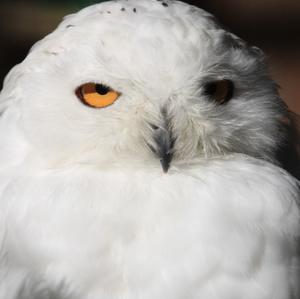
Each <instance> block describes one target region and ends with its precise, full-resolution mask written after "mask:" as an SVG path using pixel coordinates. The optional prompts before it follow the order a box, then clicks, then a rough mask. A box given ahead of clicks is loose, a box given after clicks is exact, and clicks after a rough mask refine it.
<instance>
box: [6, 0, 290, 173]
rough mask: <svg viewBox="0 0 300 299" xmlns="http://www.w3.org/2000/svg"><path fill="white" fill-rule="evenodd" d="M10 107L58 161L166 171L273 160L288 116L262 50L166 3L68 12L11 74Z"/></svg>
mask: <svg viewBox="0 0 300 299" xmlns="http://www.w3.org/2000/svg"><path fill="white" fill-rule="evenodd" d="M1 100H2V105H3V106H5V107H6V110H5V112H4V114H5V113H8V114H9V111H14V115H18V117H15V120H16V121H17V123H18V127H19V128H20V130H21V131H22V132H23V135H24V138H25V139H26V140H27V141H28V143H29V144H30V147H31V151H32V152H34V153H35V154H36V155H39V156H40V157H43V158H44V159H46V160H48V161H49V162H50V161H56V162H66V163H92V164H105V163H107V164H109V165H111V164H114V163H128V162H129V163H135V162H136V163H143V165H144V164H145V163H149V164H151V163H153V162H154V163H157V165H159V162H161V164H162V166H163V169H164V170H165V171H167V169H168V168H169V166H170V165H173V164H176V163H182V162H184V163H187V162H189V161H193V160H194V159H201V158H203V157H205V158H207V157H208V158H209V157H214V156H220V155H226V154H230V153H244V154H247V155H251V156H255V157H260V158H263V159H267V160H271V161H274V160H275V154H276V152H277V150H278V148H279V147H280V145H281V143H282V142H283V138H284V130H283V129H282V127H283V122H284V121H285V120H286V118H287V111H286V108H285V106H284V105H283V103H282V101H281V100H280V98H279V96H278V93H277V87H276V84H275V83H274V82H273V81H272V80H271V79H270V78H269V76H268V72H267V69H266V64H265V60H264V56H263V54H262V52H261V51H260V50H259V49H258V48H255V47H251V46H248V45H247V44H246V43H245V42H243V41H242V40H240V39H239V38H237V37H236V36H235V35H233V34H231V33H229V32H227V31H225V30H224V29H222V28H221V27H220V26H219V25H218V24H217V23H216V22H215V20H214V18H213V17H212V16H211V15H210V14H208V13H206V12H205V11H203V10H201V9H199V8H196V7H194V6H190V5H188V4H185V3H182V2H178V1H168V0H165V1H162V0H118V1H111V2H104V3H101V4H98V5H94V6H90V7H88V8H86V9H84V10H82V11H80V12H79V13H77V14H75V15H71V16H68V17H67V18H66V19H65V20H64V21H63V22H62V23H61V24H60V25H59V27H58V28H57V29H56V30H55V31H54V32H53V33H51V34H50V35H48V36H47V37H46V38H44V39H43V40H42V41H40V42H38V43H37V44H36V45H35V46H34V47H33V49H32V50H31V52H30V53H29V55H28V56H27V58H26V59H25V60H24V62H23V63H22V64H20V65H18V66H17V67H15V68H14V69H13V70H12V71H11V73H10V74H9V76H8V77H7V79H6V82H5V87H4V89H3V91H2V93H1ZM11 114H13V113H11Z"/></svg>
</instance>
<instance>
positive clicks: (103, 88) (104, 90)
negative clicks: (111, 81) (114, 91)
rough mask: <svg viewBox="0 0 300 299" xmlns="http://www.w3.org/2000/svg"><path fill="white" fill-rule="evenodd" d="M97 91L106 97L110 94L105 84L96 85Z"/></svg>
mask: <svg viewBox="0 0 300 299" xmlns="http://www.w3.org/2000/svg"><path fill="white" fill-rule="evenodd" d="M96 91H97V93H99V94H101V95H106V94H107V93H109V92H110V88H109V87H107V86H105V85H103V84H96Z"/></svg>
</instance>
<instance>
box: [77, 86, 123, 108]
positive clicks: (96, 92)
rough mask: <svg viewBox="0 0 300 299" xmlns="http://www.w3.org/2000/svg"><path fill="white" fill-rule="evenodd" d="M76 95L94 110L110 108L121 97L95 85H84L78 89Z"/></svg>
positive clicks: (106, 88) (114, 92) (104, 87)
mask: <svg viewBox="0 0 300 299" xmlns="http://www.w3.org/2000/svg"><path fill="white" fill-rule="evenodd" d="M76 94H77V96H78V97H79V98H80V100H81V101H82V102H83V103H84V104H86V105H88V106H91V107H94V108H104V107H107V106H110V105H112V104H113V103H114V102H115V101H116V100H117V99H118V97H119V96H120V94H119V93H118V92H116V91H114V90H111V89H110V88H108V87H106V86H104V85H102V84H95V83H86V84H83V85H82V86H80V87H79V88H78V89H77V91H76Z"/></svg>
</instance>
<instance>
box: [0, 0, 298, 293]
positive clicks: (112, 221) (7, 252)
mask: <svg viewBox="0 0 300 299" xmlns="http://www.w3.org/2000/svg"><path fill="white" fill-rule="evenodd" d="M0 111H1V118H0V134H1V139H0V163H1V170H0V299H237V298H238V299H271V298H272V299H295V298H298V297H297V296H299V290H298V278H299V260H298V255H297V252H298V251H297V250H298V248H297V241H298V239H299V228H300V225H299V223H300V222H299V220H300V211H299V207H298V200H299V181H298V180H297V179H296V176H297V170H296V168H294V167H293V165H292V164H291V163H288V161H287V160H284V159H283V158H282V152H289V157H292V155H295V157H296V147H295V148H293V144H292V143H291V142H290V140H291V138H290V137H291V135H292V134H291V133H290V132H291V130H290V129H291V128H292V120H291V118H290V116H289V112H288V111H287V108H286V107H285V106H284V104H283V102H282V101H281V100H280V98H279V95H278V92H277V86H276V84H275V83H274V82H273V81H272V80H271V79H270V78H269V75H268V72H267V67H266V63H265V59H264V55H263V53H262V52H261V51H260V50H259V49H258V48H256V47H251V46H249V45H248V44H246V43H245V42H244V41H242V40H241V39H239V38H238V37H236V36H235V35H233V34H231V33H229V32H227V31H225V30H224V29H223V28H222V27H221V26H220V25H218V23H217V22H216V21H215V19H214V18H213V17H212V16H211V15H210V14H209V13H207V12H205V11H203V10H201V9H199V8H197V7H194V6H190V5H188V4H185V3H182V2H179V1H171V0H170V1H169V0H164V1H161V0H119V1H110V2H104V3H101V4H97V5H93V6H90V7H87V8H86V9H83V10H82V11H80V12H78V13H77V14H74V15H71V16H68V17H67V18H65V20H64V21H63V22H62V23H61V24H60V25H59V26H58V28H57V29H56V30H55V31H54V32H53V33H51V34H50V35H48V36H47V37H45V38H44V39H43V40H42V41H40V42H38V43H37V44H36V45H35V46H34V47H33V48H32V50H31V51H30V53H29V54H28V56H27V58H26V59H25V60H24V61H23V62H22V63H21V64H19V65H17V66H16V67H14V68H13V69H12V71H11V72H10V73H9V74H8V76H7V78H6V80H5V82H4V88H3V90H2V92H1V96H0ZM294 166H295V165H294Z"/></svg>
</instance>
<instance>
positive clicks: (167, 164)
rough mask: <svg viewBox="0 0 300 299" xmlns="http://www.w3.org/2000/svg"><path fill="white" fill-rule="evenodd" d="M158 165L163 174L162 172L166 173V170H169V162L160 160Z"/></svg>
mask: <svg viewBox="0 0 300 299" xmlns="http://www.w3.org/2000/svg"><path fill="white" fill-rule="evenodd" d="M160 163H161V166H162V169H163V172H164V173H167V172H168V170H169V168H170V163H169V162H166V160H163V159H161V160H160Z"/></svg>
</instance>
